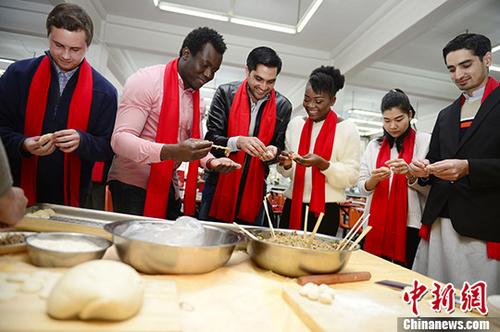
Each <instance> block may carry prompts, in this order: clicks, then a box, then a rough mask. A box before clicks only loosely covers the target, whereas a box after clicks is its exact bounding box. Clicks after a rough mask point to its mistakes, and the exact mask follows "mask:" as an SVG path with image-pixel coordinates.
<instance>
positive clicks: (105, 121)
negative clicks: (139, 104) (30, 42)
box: [0, 56, 117, 205]
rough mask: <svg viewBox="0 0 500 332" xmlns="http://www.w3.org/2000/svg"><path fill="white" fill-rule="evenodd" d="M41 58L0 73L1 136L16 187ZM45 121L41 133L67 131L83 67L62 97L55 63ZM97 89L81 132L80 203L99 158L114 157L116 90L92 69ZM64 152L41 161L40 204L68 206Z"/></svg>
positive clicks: (27, 156) (41, 158)
mask: <svg viewBox="0 0 500 332" xmlns="http://www.w3.org/2000/svg"><path fill="white" fill-rule="evenodd" d="M42 58H43V56H41V57H38V58H32V59H26V60H20V61H17V62H15V63H13V64H11V65H10V66H9V67H8V68H7V70H6V71H5V73H4V74H3V76H2V77H0V137H1V138H2V140H3V143H4V145H5V149H6V151H7V155H8V157H9V162H10V167H11V172H12V176H13V178H14V185H16V186H19V183H20V171H21V160H22V158H29V157H30V155H29V154H26V152H23V151H22V150H21V144H22V143H23V142H24V139H25V138H26V137H25V136H24V121H25V119H24V117H25V114H26V103H27V101H28V94H29V88H30V85H31V80H32V78H33V75H34V74H35V71H36V70H37V69H38V66H39V65H40V62H41V61H42ZM51 68H52V76H51V77H52V80H51V83H50V88H49V92H48V98H47V109H46V111H45V117H44V120H43V128H42V135H43V134H46V133H52V132H54V131H57V130H62V129H67V126H66V124H67V120H68V109H69V104H70V102H71V96H72V95H73V91H74V90H75V87H76V82H77V80H78V75H79V69H78V70H77V71H76V72H75V74H73V76H72V77H71V79H70V80H69V81H68V83H67V85H66V88H65V89H64V91H63V93H62V95H61V96H59V82H58V78H57V72H56V70H55V68H54V66H53V65H52V66H51ZM92 79H93V91H92V105H91V108H90V116H89V122H88V127H87V131H86V132H81V131H80V132H79V133H80V145H79V146H78V148H77V149H76V151H75V152H76V153H77V154H78V156H79V157H80V159H81V162H82V168H81V174H80V205H82V203H84V200H85V198H86V196H87V194H88V192H89V191H90V184H91V182H90V178H91V174H92V167H93V165H94V162H95V161H106V160H110V159H112V157H113V150H112V149H111V145H110V141H111V134H112V133H113V127H114V123H115V117H116V108H117V92H116V89H115V88H114V87H113V85H112V84H111V83H110V82H109V81H107V80H106V79H105V78H104V77H103V76H102V75H101V74H99V73H98V72H97V71H96V70H95V69H93V68H92ZM63 160H64V154H63V152H61V151H60V150H58V149H56V150H55V151H54V153H52V154H50V155H48V156H44V157H40V158H39V159H38V175H37V195H38V201H39V202H46V203H55V204H64V192H63V187H64V179H63V172H64V171H63V170H64V168H63V167H64V165H63V164H64V162H63Z"/></svg>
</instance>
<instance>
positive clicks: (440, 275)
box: [411, 33, 500, 294]
mask: <svg viewBox="0 0 500 332" xmlns="http://www.w3.org/2000/svg"><path fill="white" fill-rule="evenodd" d="M443 57H444V60H445V64H446V67H447V68H448V71H449V73H450V76H451V79H452V81H453V82H454V83H455V85H456V86H457V87H458V88H459V89H460V91H461V92H462V94H461V95H460V96H459V98H458V99H457V100H455V101H454V102H453V103H452V104H451V105H449V106H448V107H446V108H445V109H443V110H442V111H441V112H440V113H439V115H438V118H437V120H436V124H435V126H434V129H433V131H432V138H431V143H430V147H429V153H428V155H427V159H425V160H420V161H418V160H416V161H413V163H412V164H411V169H412V172H413V174H414V175H416V176H418V177H420V180H419V181H420V183H421V184H428V185H431V186H432V187H431V190H430V193H429V196H428V199H427V202H426V206H425V209H424V213H423V216H422V224H423V226H422V229H421V232H420V234H421V237H423V239H424V240H422V241H421V242H420V245H419V248H418V252H417V257H416V259H415V263H414V265H413V269H414V270H416V271H418V272H420V273H423V274H426V275H428V276H430V277H432V278H434V279H438V280H440V281H442V282H451V283H453V284H454V286H455V287H457V288H460V287H462V285H463V283H464V282H469V283H470V284H472V283H475V282H478V281H485V282H486V284H487V288H488V293H490V294H495V293H497V294H498V293H500V263H499V262H500V261H499V260H500V189H499V188H500V87H499V83H498V82H497V81H496V80H495V79H494V78H493V77H491V76H489V67H490V65H491V64H492V54H491V42H490V40H489V39H488V38H487V37H485V36H483V35H479V34H472V33H464V34H461V35H459V36H457V37H455V38H454V39H453V40H452V41H450V42H449V43H448V44H447V45H446V46H445V48H444V49H443Z"/></svg>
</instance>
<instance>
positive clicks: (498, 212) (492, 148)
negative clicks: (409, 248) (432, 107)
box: [422, 87, 500, 242]
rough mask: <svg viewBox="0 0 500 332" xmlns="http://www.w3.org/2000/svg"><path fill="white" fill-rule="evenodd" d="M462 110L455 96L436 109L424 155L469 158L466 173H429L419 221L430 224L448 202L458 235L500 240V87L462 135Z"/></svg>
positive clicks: (435, 158)
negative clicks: (450, 176) (453, 176)
mask: <svg viewBox="0 0 500 332" xmlns="http://www.w3.org/2000/svg"><path fill="white" fill-rule="evenodd" d="M460 110H461V105H460V99H457V100H455V102H454V103H453V104H451V105H450V106H448V107H446V108H445V109H443V110H442V111H441V112H440V113H439V115H438V118H437V121H436V124H435V126H434V129H433V131H432V138H431V142H430V146H429V153H428V155H427V159H429V160H430V162H431V163H434V162H436V161H440V160H444V159H467V160H468V162H469V175H467V176H465V177H463V178H461V179H459V180H457V181H444V180H441V179H438V178H436V177H432V176H431V179H430V183H431V185H432V187H431V190H430V193H429V196H428V199H427V203H426V206H425V209H424V213H423V216H422V223H423V224H432V223H433V222H434V220H436V218H437V217H439V216H440V214H441V213H442V211H443V208H445V206H446V204H447V208H448V212H449V217H450V219H451V221H452V224H453V228H454V229H455V230H456V231H457V233H459V234H461V235H464V236H468V237H472V238H476V239H480V240H483V241H492V242H500V87H498V88H496V89H495V90H494V91H492V92H491V93H490V95H489V96H488V97H487V98H486V99H485V100H484V102H483V103H482V104H481V107H480V108H479V110H478V112H477V115H476V116H475V118H474V121H473V123H472V126H471V127H469V128H468V129H467V131H466V133H465V134H464V136H463V137H462V139H460V135H459V131H460Z"/></svg>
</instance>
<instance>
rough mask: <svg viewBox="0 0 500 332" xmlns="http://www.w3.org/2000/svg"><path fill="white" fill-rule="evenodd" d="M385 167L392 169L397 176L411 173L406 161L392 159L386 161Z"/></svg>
mask: <svg viewBox="0 0 500 332" xmlns="http://www.w3.org/2000/svg"><path fill="white" fill-rule="evenodd" d="M385 165H386V166H387V167H389V168H390V169H392V171H393V172H394V173H395V174H406V173H408V171H409V167H408V164H407V163H406V161H405V160H404V159H391V160H388V161H386V162H385Z"/></svg>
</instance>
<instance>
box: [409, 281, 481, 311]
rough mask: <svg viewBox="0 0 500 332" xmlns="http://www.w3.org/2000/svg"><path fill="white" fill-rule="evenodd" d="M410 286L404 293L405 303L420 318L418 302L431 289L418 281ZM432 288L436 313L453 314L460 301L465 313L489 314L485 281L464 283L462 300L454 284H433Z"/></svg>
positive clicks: (431, 304)
mask: <svg viewBox="0 0 500 332" xmlns="http://www.w3.org/2000/svg"><path fill="white" fill-rule="evenodd" d="M408 286H409V287H407V288H405V291H404V293H403V301H404V302H405V303H408V304H411V311H412V312H413V315H415V316H419V315H420V312H419V310H418V302H420V300H421V299H422V298H423V297H424V296H425V294H426V293H427V292H428V291H429V288H428V287H427V286H425V285H424V284H423V283H421V282H420V281H418V280H413V285H408ZM432 286H433V288H432V291H431V294H432V300H431V301H429V303H430V306H431V309H432V310H434V311H435V312H441V310H443V309H444V310H446V312H447V313H449V314H451V313H452V312H454V311H455V304H456V302H458V301H459V302H458V303H459V304H460V310H462V311H463V312H469V311H472V310H474V309H476V310H477V311H478V312H479V313H480V314H481V315H483V316H485V315H486V314H487V313H488V307H487V306H486V287H487V285H486V283H485V282H484V281H478V282H476V283H474V284H472V285H471V284H469V283H468V282H464V284H463V286H462V290H461V291H460V300H458V297H455V287H454V286H453V284H450V283H448V284H445V285H441V284H439V283H437V282H433V284H432Z"/></svg>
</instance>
